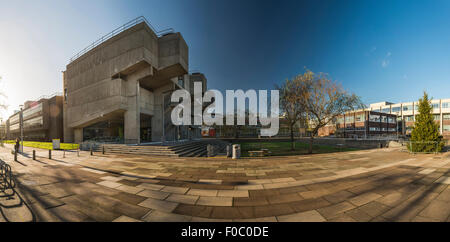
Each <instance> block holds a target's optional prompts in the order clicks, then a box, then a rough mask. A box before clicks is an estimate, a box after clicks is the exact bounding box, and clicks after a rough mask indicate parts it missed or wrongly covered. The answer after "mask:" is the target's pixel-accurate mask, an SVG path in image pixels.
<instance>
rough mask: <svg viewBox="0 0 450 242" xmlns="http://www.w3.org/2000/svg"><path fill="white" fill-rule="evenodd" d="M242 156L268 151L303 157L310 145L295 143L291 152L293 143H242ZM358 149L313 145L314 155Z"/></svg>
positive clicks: (278, 154) (274, 154)
mask: <svg viewBox="0 0 450 242" xmlns="http://www.w3.org/2000/svg"><path fill="white" fill-rule="evenodd" d="M238 144H240V145H241V155H242V156H243V157H248V156H249V154H248V151H255V150H261V149H268V150H269V151H270V152H271V155H272V156H286V155H303V154H308V148H309V144H308V143H301V142H295V149H294V150H291V142H286V141H283V142H281V141H272V142H240V143H238ZM355 150H358V149H356V148H340V147H335V146H329V145H313V154H323V153H333V152H345V151H355Z"/></svg>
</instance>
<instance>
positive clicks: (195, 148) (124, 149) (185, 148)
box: [94, 140, 226, 157]
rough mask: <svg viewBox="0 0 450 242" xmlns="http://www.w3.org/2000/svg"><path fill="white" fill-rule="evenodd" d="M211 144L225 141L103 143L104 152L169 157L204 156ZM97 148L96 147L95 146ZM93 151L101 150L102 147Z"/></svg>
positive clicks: (221, 145) (220, 144)
mask: <svg viewBox="0 0 450 242" xmlns="http://www.w3.org/2000/svg"><path fill="white" fill-rule="evenodd" d="M208 144H211V145H214V146H216V147H219V148H222V147H223V146H225V145H226V142H224V141H220V140H208V141H193V142H189V143H184V144H178V145H170V146H163V145H124V144H104V145H102V146H103V147H104V149H105V153H106V154H108V153H117V154H133V155H150V156H169V157H204V156H206V151H207V145H208ZM96 148H97V147H96ZM94 151H97V152H101V151H102V147H98V148H97V149H95V150H94Z"/></svg>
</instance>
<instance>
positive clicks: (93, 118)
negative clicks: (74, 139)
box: [68, 108, 126, 128]
mask: <svg viewBox="0 0 450 242" xmlns="http://www.w3.org/2000/svg"><path fill="white" fill-rule="evenodd" d="M125 111H126V108H121V109H116V108H114V109H109V110H105V111H104V112H101V113H95V114H92V115H88V116H85V117H84V118H83V119H81V120H78V121H76V122H73V123H70V124H69V125H68V126H69V127H70V128H84V127H87V126H90V125H92V124H95V123H98V122H101V121H106V120H109V119H113V118H119V117H123V113H124V112H125Z"/></svg>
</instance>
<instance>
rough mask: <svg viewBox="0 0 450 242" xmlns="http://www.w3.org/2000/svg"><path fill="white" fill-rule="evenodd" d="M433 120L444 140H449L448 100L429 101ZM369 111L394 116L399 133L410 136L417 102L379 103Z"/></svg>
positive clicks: (449, 118)
mask: <svg viewBox="0 0 450 242" xmlns="http://www.w3.org/2000/svg"><path fill="white" fill-rule="evenodd" d="M431 105H432V107H433V115H434V120H435V122H436V123H437V124H439V131H440V133H441V134H442V135H443V136H444V138H450V99H435V100H432V101H431ZM369 109H370V110H373V111H378V112H381V113H389V114H395V115H397V117H398V122H399V126H400V131H401V133H402V134H403V135H409V134H411V131H412V127H413V125H414V120H415V117H416V115H417V114H419V111H418V110H419V101H415V102H405V103H390V102H380V103H373V104H370V106H369Z"/></svg>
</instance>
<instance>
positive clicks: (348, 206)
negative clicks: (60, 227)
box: [0, 147, 450, 222]
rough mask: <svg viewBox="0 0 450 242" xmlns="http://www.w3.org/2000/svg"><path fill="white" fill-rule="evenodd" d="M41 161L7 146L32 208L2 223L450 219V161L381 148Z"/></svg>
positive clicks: (11, 213)
mask: <svg viewBox="0 0 450 242" xmlns="http://www.w3.org/2000/svg"><path fill="white" fill-rule="evenodd" d="M30 150H31V149H29V148H27V147H26V149H25V152H30ZM38 154H43V155H42V157H39V161H33V160H31V159H30V158H27V157H23V156H20V157H19V160H20V163H19V162H14V161H12V156H11V155H10V154H8V152H5V149H4V148H0V158H1V159H3V160H5V161H6V162H7V163H9V164H11V165H12V167H13V172H14V174H15V177H16V179H17V181H18V183H19V184H20V186H18V188H17V190H20V193H21V194H22V197H23V198H24V201H25V202H26V204H27V205H29V208H28V207H27V206H23V205H22V206H20V209H10V210H8V211H7V212H5V213H4V214H6V215H8V217H4V216H0V221H10V220H11V219H10V218H11V217H12V218H16V220H20V218H23V219H25V218H31V217H33V216H30V214H34V215H35V216H34V217H35V218H36V221H116V222H132V221H186V222H189V221H192V222H201V221H219V222H227V221H228V222H229V221H243V222H247V221H279V222H284V221H317V222H319V221H332V222H339V221H349V222H354V221H360V222H361V221H449V219H450V211H449V209H448V208H449V207H450V201H449V200H450V188H449V183H450V171H449V169H450V157H449V156H448V155H432V154H430V155H423V154H418V155H414V156H413V155H410V154H407V153H404V152H399V151H398V150H395V149H375V150H366V151H357V152H345V153H338V154H323V155H303V156H292V157H270V158H266V157H264V158H258V159H241V160H239V161H236V160H230V159H226V158H216V159H206V158H167V157H148V156H147V157H145V156H131V155H116V154H114V155H111V154H105V155H102V154H94V156H90V155H89V152H80V156H77V155H76V153H69V152H67V153H66V155H65V157H63V156H62V154H60V153H58V152H57V151H55V152H54V154H53V158H54V160H49V159H48V158H45V152H43V151H38ZM118 174H120V175H118ZM2 202H3V203H5V204H7V203H13V202H14V199H12V200H1V199H0V203H2ZM22 204H23V203H22ZM27 213H28V215H27ZM27 216H28V217H27ZM11 221H12V220H11Z"/></svg>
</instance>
